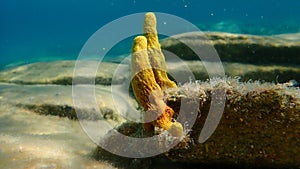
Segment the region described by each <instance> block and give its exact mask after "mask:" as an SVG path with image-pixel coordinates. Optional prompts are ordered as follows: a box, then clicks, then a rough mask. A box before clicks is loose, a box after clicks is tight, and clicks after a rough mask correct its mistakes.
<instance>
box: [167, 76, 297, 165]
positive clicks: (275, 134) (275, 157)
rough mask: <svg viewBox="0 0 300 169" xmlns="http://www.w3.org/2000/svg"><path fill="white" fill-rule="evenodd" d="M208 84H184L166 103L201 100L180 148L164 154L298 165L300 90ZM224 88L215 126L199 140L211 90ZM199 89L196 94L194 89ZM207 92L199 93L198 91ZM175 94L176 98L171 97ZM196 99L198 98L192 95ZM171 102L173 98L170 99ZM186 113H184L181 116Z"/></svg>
mask: <svg viewBox="0 0 300 169" xmlns="http://www.w3.org/2000/svg"><path fill="white" fill-rule="evenodd" d="M217 81H218V80H217ZM217 81H215V82H212V85H213V86H211V85H210V84H209V83H203V82H202V83H200V84H193V83H190V84H186V85H183V86H182V87H181V89H180V91H179V93H180V95H181V96H179V97H177V99H174V96H172V97H171V98H172V99H170V101H169V104H168V105H169V106H170V107H172V108H173V109H174V110H177V112H178V110H179V108H180V104H182V99H186V97H187V100H189V101H188V104H189V102H191V101H193V100H194V101H195V100H198V99H199V101H200V108H199V112H198V113H199V114H198V118H197V119H196V122H195V125H194V126H193V128H192V130H191V132H190V134H189V138H190V139H191V141H190V142H188V143H187V146H186V147H184V148H181V147H179V148H174V149H172V150H171V151H169V152H167V153H166V156H167V157H168V158H170V159H172V160H174V161H180V162H188V163H193V162H196V163H205V164H220V165H229V166H231V165H233V166H239V167H245V166H248V167H251V168H257V167H268V168H269V167H271V168H272V167H276V168H282V167H283V168H297V167H299V166H300V162H299V159H300V155H299V152H300V147H299V146H298V145H299V144H300V137H299V136H300V130H299V129H300V91H299V88H293V87H292V88H288V87H286V86H285V85H274V84H270V83H263V84H262V83H259V82H254V83H239V82H238V81H236V80H234V79H226V83H223V82H222V83H221V82H219V83H218V82H217ZM218 90H225V92H226V102H225V109H224V112H223V115H222V118H221V121H220V122H219V123H217V124H218V126H217V128H216V130H215V131H214V133H213V134H212V135H211V137H209V138H208V140H207V141H206V142H204V143H200V142H199V141H198V139H199V135H200V132H201V130H203V129H204V128H203V126H204V122H205V121H206V120H207V116H208V111H209V109H210V102H211V93H212V92H213V91H214V92H217V91H218ZM197 91H198V92H197ZM203 91H204V92H205V93H206V94H205V95H204V97H201V98H199V96H202V95H201V93H203ZM175 97H176V96H175ZM197 98H198V99H197ZM174 100H175V101H174ZM185 116H188V115H185Z"/></svg>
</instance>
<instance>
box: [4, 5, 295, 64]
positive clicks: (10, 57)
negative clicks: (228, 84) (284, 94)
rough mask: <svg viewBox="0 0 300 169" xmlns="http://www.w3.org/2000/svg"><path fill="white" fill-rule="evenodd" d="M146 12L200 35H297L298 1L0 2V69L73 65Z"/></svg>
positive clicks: (122, 50)
mask: <svg viewBox="0 0 300 169" xmlns="http://www.w3.org/2000/svg"><path fill="white" fill-rule="evenodd" d="M147 11H154V12H163V13H169V14H172V15H176V16H178V17H181V18H184V19H186V20H188V21H190V22H192V23H193V24H195V25H197V26H198V27H199V28H200V29H201V30H202V31H223V32H232V33H246V34H256V35H272V34H281V33H295V32H300V1H299V0H285V1H282V0H264V1H263V0H208V1H200V0H88V1H83V0H65V1H64V0H26V1H25V0H2V1H0V23H1V27H0V30H1V31H0V69H3V68H5V67H8V66H12V65H17V64H26V63H31V62H37V61H50V60H63V59H76V58H77V56H78V54H79V52H80V50H81V48H82V46H83V45H84V43H85V42H86V41H87V39H88V38H89V37H90V36H91V35H92V34H93V33H94V32H95V31H97V30H98V29H99V28H101V27H102V26H104V25H105V24H107V23H109V22H110V21H113V20H115V19H117V18H120V17H122V16H125V15H129V14H133V13H137V12H147ZM119 46H122V45H119ZM129 50H130V49H129ZM127 51H128V50H127V47H124V46H123V47H120V48H117V49H115V50H114V51H111V52H110V54H111V57H114V56H118V55H121V54H122V53H126V52H127ZM112 59H113V58H112Z"/></svg>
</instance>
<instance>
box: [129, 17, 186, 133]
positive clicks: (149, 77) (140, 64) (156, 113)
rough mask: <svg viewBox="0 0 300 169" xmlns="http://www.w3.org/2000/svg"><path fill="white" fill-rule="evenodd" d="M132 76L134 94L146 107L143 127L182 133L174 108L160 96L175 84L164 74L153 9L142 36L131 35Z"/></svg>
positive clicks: (164, 64) (147, 129)
mask: <svg viewBox="0 0 300 169" xmlns="http://www.w3.org/2000/svg"><path fill="white" fill-rule="evenodd" d="M145 32H146V33H145ZM131 76H132V82H131V83H132V88H133V91H134V95H135V97H136V99H137V101H138V102H139V104H140V105H141V106H142V107H143V108H144V110H145V111H146V112H145V115H144V122H145V123H144V130H145V131H149V132H151V131H153V130H154V127H159V128H163V129H165V130H168V131H169V132H170V133H171V134H172V135H175V136H181V135H182V133H183V128H182V125H181V124H180V123H178V122H172V118H173V115H174V111H173V109H172V108H170V107H169V106H167V105H166V103H165V102H164V100H163V97H164V90H166V89H168V88H177V86H176V84H175V82H173V81H171V80H169V79H168V77H167V73H166V63H165V59H164V56H163V54H162V52H161V49H160V44H159V42H158V37H157V32H156V19H155V15H154V14H153V13H147V14H146V15H145V23H144V36H137V37H136V38H135V39H134V42H133V47H132V57H131Z"/></svg>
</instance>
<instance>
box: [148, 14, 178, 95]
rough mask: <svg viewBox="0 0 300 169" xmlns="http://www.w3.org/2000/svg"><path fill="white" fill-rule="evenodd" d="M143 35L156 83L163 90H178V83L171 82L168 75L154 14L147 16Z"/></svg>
mask: <svg viewBox="0 0 300 169" xmlns="http://www.w3.org/2000/svg"><path fill="white" fill-rule="evenodd" d="M143 35H144V36H145V37H146V38H147V50H148V55H149V60H150V63H151V66H152V68H153V73H154V75H155V80H156V82H157V83H158V85H159V86H160V87H161V88H162V90H166V89H168V88H177V86H176V83H175V82H173V81H171V80H170V79H169V78H168V75H167V73H166V62H165V57H164V55H163V53H162V51H161V48H160V44H159V41H158V35H157V30H156V17H155V14H154V13H152V12H148V13H146V14H145V18H144V28H143Z"/></svg>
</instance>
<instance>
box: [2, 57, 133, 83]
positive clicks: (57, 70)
mask: <svg viewBox="0 0 300 169" xmlns="http://www.w3.org/2000/svg"><path fill="white" fill-rule="evenodd" d="M78 62H79V63H80V67H76V68H77V69H78V71H80V72H81V73H83V74H84V76H77V79H76V81H77V82H82V83H83V84H92V83H95V84H101V85H110V84H111V80H112V78H113V77H114V72H115V69H116V68H117V67H118V66H120V67H121V66H122V65H120V64H116V63H107V62H101V64H99V62H96V61H78ZM75 63H76V62H75V61H55V62H40V63H33V64H28V65H23V66H20V67H16V68H10V69H8V70H4V71H2V72H1V73H0V82H7V83H17V84H62V85H72V81H73V77H74V68H75ZM77 64H78V63H77ZM98 64H99V67H98V70H97V69H96V70H91V68H93V67H96V66H97V65H98ZM78 65H79V64H78ZM125 69H126V68H125ZM94 71H97V74H96V76H93V75H92V73H93V72H94ZM128 71H129V68H128ZM127 78H128V77H127V75H126V74H123V75H118V77H115V79H114V84H120V83H122V82H123V81H124V79H127Z"/></svg>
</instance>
